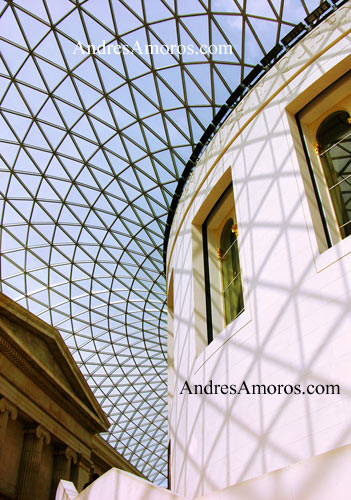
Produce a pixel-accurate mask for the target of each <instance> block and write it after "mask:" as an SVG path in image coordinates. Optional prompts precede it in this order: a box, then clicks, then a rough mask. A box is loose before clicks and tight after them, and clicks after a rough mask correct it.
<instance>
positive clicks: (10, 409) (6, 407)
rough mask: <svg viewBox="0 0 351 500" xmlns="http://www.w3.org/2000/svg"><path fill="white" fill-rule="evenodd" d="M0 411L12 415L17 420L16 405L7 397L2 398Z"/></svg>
mask: <svg viewBox="0 0 351 500" xmlns="http://www.w3.org/2000/svg"><path fill="white" fill-rule="evenodd" d="M0 413H7V414H8V415H10V417H11V418H12V420H16V418H17V408H16V406H15V405H13V404H12V403H10V401H8V399H6V398H1V399H0Z"/></svg>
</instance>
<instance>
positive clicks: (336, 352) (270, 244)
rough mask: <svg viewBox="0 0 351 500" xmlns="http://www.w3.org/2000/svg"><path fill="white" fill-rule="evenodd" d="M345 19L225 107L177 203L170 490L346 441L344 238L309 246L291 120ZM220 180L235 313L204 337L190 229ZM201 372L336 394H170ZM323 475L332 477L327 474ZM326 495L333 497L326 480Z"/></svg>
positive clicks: (339, 41) (330, 59) (350, 303)
mask: <svg viewBox="0 0 351 500" xmlns="http://www.w3.org/2000/svg"><path fill="white" fill-rule="evenodd" d="M350 31H351V4H350V2H347V3H346V4H345V5H344V6H343V7H341V8H340V9H339V10H338V11H336V12H335V13H334V14H332V15H331V16H330V17H329V18H328V19H327V20H326V21H324V22H323V23H322V24H321V25H320V26H319V27H317V28H316V29H315V30H312V31H311V32H310V33H309V34H307V35H306V36H305V37H304V39H303V40H302V41H301V42H299V43H298V44H297V45H296V46H295V47H294V48H293V49H292V50H291V51H289V52H288V53H287V54H286V55H285V56H284V57H283V58H282V59H281V60H280V61H279V62H278V63H277V64H276V65H275V66H274V67H273V68H272V69H271V70H270V71H269V72H268V73H267V74H266V75H265V76H264V77H263V78H262V79H261V80H260V82H259V83H258V84H257V85H256V86H255V87H254V88H253V89H252V90H251V91H250V93H249V94H248V95H247V96H246V97H245V98H244V99H243V101H242V102H241V103H240V104H239V106H238V107H237V108H236V109H235V110H234V111H233V112H232V114H231V115H230V116H229V118H228V119H227V120H226V122H225V123H224V124H223V126H222V127H221V129H220V130H219V131H218V132H217V134H216V136H215V137H214V139H213V140H212V141H211V143H210V144H209V146H208V147H207V149H206V151H205V152H204V154H203V155H202V157H201V159H200V161H199V163H198V165H197V166H196V168H195V170H194V172H193V174H192V176H191V178H190V179H189V181H188V183H187V185H186V187H185V190H184V193H183V195H182V198H181V200H180V202H179V205H178V208H177V212H176V215H175V218H174V222H173V225H172V230H171V237H170V240H169V245H168V255H167V258H168V261H167V276H168V294H169V308H170V322H169V323H170V344H169V348H170V352H169V359H170V369H169V371H170V379H169V380H170V384H169V393H170V396H171V397H170V408H169V428H170V440H171V449H172V452H171V470H172V491H174V492H176V493H178V494H180V495H183V496H186V497H190V498H191V497H194V496H197V495H201V494H207V493H209V492H211V491H214V490H218V489H222V488H227V487H230V486H232V485H235V484H237V483H241V482H242V481H245V480H248V479H252V478H258V477H260V476H262V475H264V474H267V473H270V472H272V471H275V470H277V469H281V468H284V467H288V466H290V465H291V464H295V463H297V462H300V461H303V460H308V459H311V457H315V456H317V455H321V454H323V453H327V452H330V451H332V450H336V451H334V452H333V453H334V454H336V455H335V456H337V450H338V449H343V450H345V448H341V447H345V445H348V444H350V437H351V436H350V424H351V401H350V394H351V377H350V366H351V298H350V297H351V274H350V271H351V238H350V237H348V238H345V239H344V240H342V241H340V242H339V243H337V244H336V245H334V246H333V247H331V248H329V249H327V250H325V251H323V252H321V251H320V247H319V245H318V241H317V236H316V234H317V233H318V227H316V223H315V219H318V216H317V215H316V214H317V208H316V207H315V202H314V198H313V197H314V193H313V192H312V190H311V189H310V179H309V175H308V169H307V165H306V158H305V155H304V152H303V150H302V145H301V139H300V136H299V133H298V128H297V125H296V120H295V115H296V113H297V112H298V111H300V110H301V109H302V108H303V107H304V106H305V105H306V104H308V103H309V102H310V101H311V100H312V99H313V98H314V97H316V96H317V95H319V94H320V93H321V92H322V91H323V90H324V89H326V88H327V87H328V86H330V85H331V84H332V83H333V82H335V81H336V80H338V78H340V77H341V76H342V75H343V74H345V73H346V72H347V71H350V69H351V35H350ZM350 94H351V88H350ZM228 179H229V180H230V179H232V183H233V191H234V200H235V207H236V213H237V219H238V227H239V247H240V262H241V268H242V278H243V285H244V296H245V311H244V313H242V314H241V315H240V316H239V317H238V318H236V319H235V320H234V321H233V322H232V323H230V324H229V325H228V326H227V327H225V328H224V329H223V331H222V332H221V333H220V334H219V335H218V336H217V337H216V338H215V339H214V341H213V342H211V343H210V344H209V345H206V341H205V337H206V332H205V328H206V321H205V312H206V311H205V308H204V303H205V302H204V280H203V258H202V249H201V248H202V247H201V232H199V228H200V227H201V223H202V222H203V220H204V219H205V217H206V216H207V214H208V212H209V210H210V208H211V207H212V206H213V204H214V202H215V201H216V199H217V198H218V197H219V196H220V194H221V193H222V192H223V190H224V188H225V187H226V185H227V183H228ZM210 380H212V382H213V384H227V385H230V384H236V385H237V386H240V384H241V382H242V381H243V380H245V382H246V383H247V384H248V385H251V384H265V385H266V386H268V385H270V384H273V385H276V386H277V385H279V384H281V385H292V386H294V385H295V384H300V385H301V387H302V388H303V389H305V388H306V387H307V385H309V384H313V385H319V384H322V385H339V386H340V394H320V395H318V394H313V395H308V394H298V395H294V394H292V395H287V394H274V395H273V394H272V395H271V394H266V395H262V394H261V395H259V394H255V395H254V394H240V395H230V394H212V395H211V394H207V395H206V394H202V395H200V394H188V393H187V391H184V392H183V394H180V391H181V389H182V387H183V385H184V382H185V381H187V382H188V383H189V385H190V386H192V385H193V384H202V385H203V386H204V385H206V384H207V383H208V382H209V381H210ZM343 453H344V452H343ZM333 456H334V455H333ZM342 456H346V454H345V453H344V454H343V455H342ZM318 463H319V462H318ZM321 463H322V464H323V461H322V462H321ZM342 463H343V466H344V468H345V470H346V469H347V467H345V462H344V461H343V462H342ZM350 465H351V464H350ZM323 470H324V469H323V465H322V466H321V467H320V471H321V472H320V473H321V476H322V475H323V474H328V470H326V471H324V472H323ZM299 477H300V478H301V479H299V481H301V484H299V485H298V486H299V488H298V489H297V490H296V491H299V493H300V497H299V498H305V499H306V500H308V499H309V498H314V496H313V485H311V482H310V480H309V478H308V477H306V478H304V475H303V474H301V475H300V476H299ZM330 479H331V480H330ZM304 480H305V483H304ZM321 481H322V477H321V478H320V479H318V480H317V483H318V482H319V484H320V485H321V484H324V483H323V481H322V482H321ZM283 482H284V481H282V483H283ZM325 484H330V485H332V484H333V480H332V478H329V479H328V482H327V483H325ZM304 488H305V489H304ZM307 488H309V490H307ZM331 488H332V486H331ZM278 491H279V487H278ZM304 491H305V493H304ZM307 491H309V492H310V493H309V494H307ZM318 491H319V490H318ZM325 493H326V494H327V495H329V496H326V497H325V498H333V491H331V490H330V491H327V490H326V491H325ZM309 495H310V496H309ZM319 495H320V493H319ZM278 497H279V495H278ZM278 497H277V498H278ZM245 498H246V497H245ZM262 498H268V497H263V496H262ZM280 498H288V497H284V495H283V494H282V495H281V496H280ZM291 498H292V497H291ZM319 498H322V496H319ZM334 498H335V497H334Z"/></svg>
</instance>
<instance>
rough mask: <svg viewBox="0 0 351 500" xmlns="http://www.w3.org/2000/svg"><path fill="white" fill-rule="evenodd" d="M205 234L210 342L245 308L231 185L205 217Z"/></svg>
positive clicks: (204, 249)
mask: <svg viewBox="0 0 351 500" xmlns="http://www.w3.org/2000/svg"><path fill="white" fill-rule="evenodd" d="M202 235H203V255H204V271H205V289H206V316H207V336H208V342H209V343H210V342H211V341H212V340H213V338H214V337H215V336H217V335H218V334H219V333H220V332H221V331H222V330H223V328H225V326H227V325H228V324H229V323H231V322H232V321H233V320H234V319H235V318H236V317H237V316H239V314H240V313H241V312H242V311H243V310H244V296H243V286H242V277H241V268H240V259H239V245H238V225H237V220H236V213H235V206H234V197H233V189H232V186H231V185H230V186H229V187H228V188H227V189H226V191H225V192H224V193H223V195H222V196H221V197H220V199H219V200H218V201H217V203H216V204H215V206H214V207H213V208H212V210H211V212H210V213H209V215H208V216H207V218H206V220H205V221H204V223H203V225H202Z"/></svg>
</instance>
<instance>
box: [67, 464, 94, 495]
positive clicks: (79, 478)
mask: <svg viewBox="0 0 351 500" xmlns="http://www.w3.org/2000/svg"><path fill="white" fill-rule="evenodd" d="M90 468H91V460H90V459H89V458H88V457H87V456H84V455H78V458H77V463H76V465H75V466H74V469H73V471H72V474H71V481H72V482H73V483H74V485H75V487H76V488H77V491H78V492H81V491H82V489H83V486H84V485H85V483H87V482H88V481H89V479H90Z"/></svg>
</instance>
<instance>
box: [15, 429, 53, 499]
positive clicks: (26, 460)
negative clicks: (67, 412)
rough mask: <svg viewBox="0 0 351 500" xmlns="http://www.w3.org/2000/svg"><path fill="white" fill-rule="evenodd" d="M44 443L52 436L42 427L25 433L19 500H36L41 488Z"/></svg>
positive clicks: (18, 488)
mask: <svg viewBox="0 0 351 500" xmlns="http://www.w3.org/2000/svg"><path fill="white" fill-rule="evenodd" d="M44 441H45V442H46V444H49V443H50V434H49V432H48V431H47V430H46V429H44V427H42V426H41V425H38V426H36V427H31V428H28V429H26V430H25V431H24V442H23V449H22V458H21V465H20V469H19V474H18V484H17V500H36V499H37V496H38V488H39V487H40V476H39V474H40V463H41V454H42V451H43V444H44Z"/></svg>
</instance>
